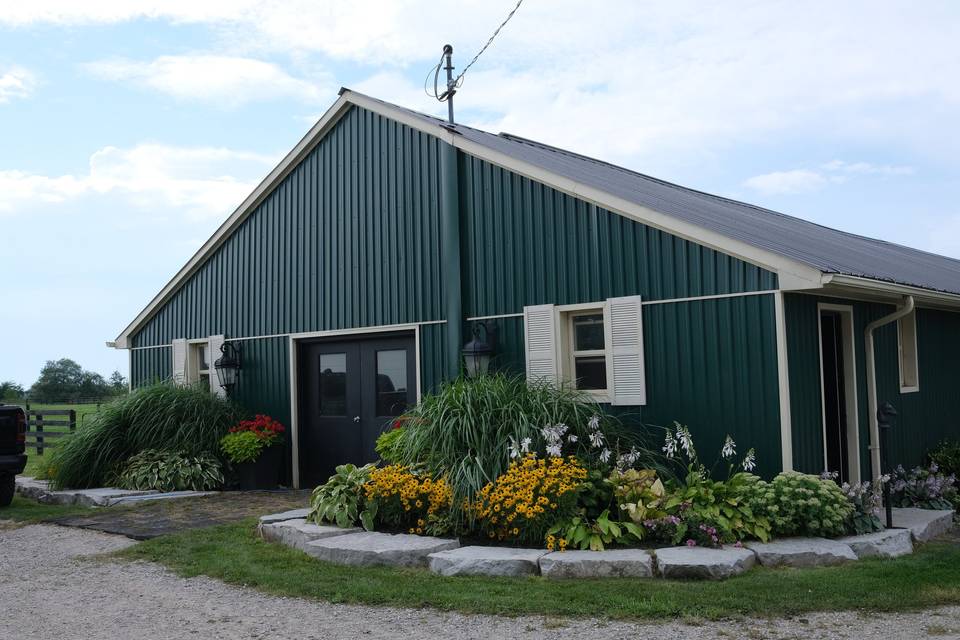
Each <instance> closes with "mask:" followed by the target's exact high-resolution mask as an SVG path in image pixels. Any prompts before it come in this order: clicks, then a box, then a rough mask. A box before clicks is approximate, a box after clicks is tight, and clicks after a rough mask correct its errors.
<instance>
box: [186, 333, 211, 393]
mask: <svg viewBox="0 0 960 640" xmlns="http://www.w3.org/2000/svg"><path fill="white" fill-rule="evenodd" d="M204 348H206V349H207V351H208V353H207V367H208V368H206V369H201V368H200V362H201V360H202V359H203V358H202V354H201V353H200V351H201V349H204ZM212 355H213V350H212V349H211V348H210V339H209V338H197V339H193V340H187V366H186V383H187V384H189V385H194V384H200V383H201V382H202V381H203V378H204V376H206V379H207V387H209V388H210V389H211V390H212V389H213V383H212V382H211V371H212V370H213V363H212V362H210V360H211V356H212Z"/></svg>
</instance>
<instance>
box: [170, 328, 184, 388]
mask: <svg viewBox="0 0 960 640" xmlns="http://www.w3.org/2000/svg"><path fill="white" fill-rule="evenodd" d="M171 377H172V378H173V382H174V384H179V385H185V384H187V341H186V340H185V339H183V338H178V339H176V340H174V341H173V369H172V370H171Z"/></svg>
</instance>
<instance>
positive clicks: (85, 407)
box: [21, 402, 100, 477]
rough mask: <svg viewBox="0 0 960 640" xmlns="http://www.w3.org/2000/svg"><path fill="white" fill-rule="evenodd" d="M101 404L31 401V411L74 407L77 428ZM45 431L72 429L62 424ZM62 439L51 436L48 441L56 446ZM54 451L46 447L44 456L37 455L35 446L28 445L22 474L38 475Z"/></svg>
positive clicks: (56, 418) (88, 418)
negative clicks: (25, 465)
mask: <svg viewBox="0 0 960 640" xmlns="http://www.w3.org/2000/svg"><path fill="white" fill-rule="evenodd" d="M99 406H100V405H97V404H41V403H33V402H31V403H30V410H31V411H51V410H54V409H56V410H62V409H73V410H74V411H76V412H77V428H78V429H79V428H81V426H82V425H83V424H84V423H86V422H88V421H89V420H90V418H91V417H92V416H93V415H94V414H95V413H96V412H97V409H98V408H99ZM49 419H50V420H57V421H63V420H66V419H67V416H50V418H49ZM43 430H44V431H55V432H60V433H63V432H68V431H70V429H69V428H68V427H60V426H46V427H44V429H43ZM59 440H62V438H49V439H48V440H47V443H50V442H53V443H54V447H55V446H56V441H59ZM52 452H53V447H50V448H48V449H46V450H45V451H44V452H43V455H42V456H38V455H37V450H36V449H34V448H33V447H27V467H26V468H25V469H24V470H23V473H22V474H21V475H24V476H30V477H36V476H37V474H39V473H40V470H41V469H42V468H43V465H44V462H45V461H48V460H50V454H51V453H52Z"/></svg>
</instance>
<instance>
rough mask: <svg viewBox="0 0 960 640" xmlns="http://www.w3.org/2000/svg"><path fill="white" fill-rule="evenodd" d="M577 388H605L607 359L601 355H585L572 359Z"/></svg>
mask: <svg viewBox="0 0 960 640" xmlns="http://www.w3.org/2000/svg"><path fill="white" fill-rule="evenodd" d="M574 367H575V368H576V377H577V389H606V388H607V359H606V358H605V357H603V356H586V357H580V358H575V359H574Z"/></svg>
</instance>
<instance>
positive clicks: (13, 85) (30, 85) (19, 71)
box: [0, 67, 37, 104]
mask: <svg viewBox="0 0 960 640" xmlns="http://www.w3.org/2000/svg"><path fill="white" fill-rule="evenodd" d="M36 86H37V79H36V76H34V75H33V73H31V72H30V71H28V70H27V69H24V68H22V67H12V68H10V69H7V70H6V71H0V104H4V103H7V102H10V101H11V100H13V99H15V98H28V97H30V95H31V94H32V93H33V90H34V89H35V88H36Z"/></svg>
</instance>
